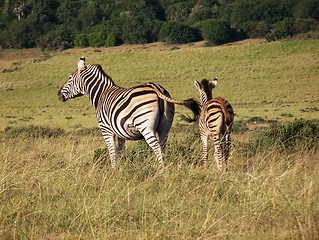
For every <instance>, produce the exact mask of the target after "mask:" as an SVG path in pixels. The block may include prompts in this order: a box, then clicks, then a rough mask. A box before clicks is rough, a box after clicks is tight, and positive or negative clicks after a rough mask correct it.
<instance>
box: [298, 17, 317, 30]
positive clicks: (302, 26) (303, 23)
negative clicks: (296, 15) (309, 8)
mask: <svg viewBox="0 0 319 240" xmlns="http://www.w3.org/2000/svg"><path fill="white" fill-rule="evenodd" d="M294 29H295V33H306V32H310V31H318V30H319V21H317V20H315V19H312V18H307V19H296V20H295V22H294Z"/></svg>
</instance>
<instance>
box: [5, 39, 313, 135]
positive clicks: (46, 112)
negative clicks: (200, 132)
mask: <svg viewBox="0 0 319 240" xmlns="http://www.w3.org/2000/svg"><path fill="white" fill-rule="evenodd" d="M2 55H3V56H5V54H2ZM81 55H84V56H85V57H86V59H87V63H88V64H90V63H99V64H101V65H102V66H103V68H104V70H105V71H106V72H107V73H108V74H109V75H111V76H112V78H113V79H114V81H115V82H116V83H117V84H119V85H121V86H125V87H129V86H133V85H136V84H139V83H143V82H147V81H155V82H158V83H160V84H162V85H163V86H164V87H165V88H166V89H167V90H168V91H169V92H170V93H171V95H172V96H173V97H174V98H177V99H185V98H190V97H195V98H197V99H198V98H199V97H198V92H197V91H196V89H195V87H194V85H193V81H194V79H199V80H201V79H202V78H211V79H212V78H213V77H215V76H218V77H219V79H220V82H219V85H218V87H217V88H216V89H215V90H214V95H215V96H223V97H225V98H226V99H228V100H229V102H230V103H231V104H232V105H233V107H234V109H235V111H236V113H237V119H248V118H250V117H255V116H260V117H263V118H265V119H273V120H275V119H277V120H281V121H290V120H291V119H294V118H300V117H303V118H305V119H315V118H318V117H319V111H316V110H310V111H303V110H305V109H306V110H307V109H311V108H312V109H314V107H316V106H317V105H318V101H319V100H318V94H317V92H318V91H319V82H318V81H317V76H318V75H319V68H318V61H319V59H318V58H319V57H318V56H319V49H318V41H317V40H308V41H290V42H272V43H254V44H249V43H247V44H242V45H233V46H223V47H209V48H208V47H201V46H200V45H199V46H197V45H196V46H188V45H186V46H181V47H180V48H177V49H175V48H172V47H170V46H165V45H164V46H162V45H159V46H157V45H155V44H153V45H147V46H144V47H142V46H141V47H135V48H134V47H132V49H130V47H122V48H121V47H119V48H109V49H101V50H99V51H96V50H94V49H85V50H83V49H75V50H69V52H61V53H55V54H53V55H52V57H50V58H47V60H44V61H41V62H34V61H29V62H27V64H25V65H22V66H21V67H20V68H19V69H18V70H15V71H13V72H5V73H0V78H1V85H0V91H1V95H0V101H1V103H2V104H1V106H0V113H1V115H0V126H1V129H4V128H5V127H6V126H21V125H24V124H25V123H24V122H23V121H21V120H19V119H23V118H24V117H28V116H30V115H32V117H33V119H31V120H30V121H29V123H31V124H44V125H54V126H56V127H66V128H70V127H76V126H80V125H83V126H90V127H93V126H96V121H95V118H94V117H93V116H94V110H93V108H92V107H91V105H90V103H89V101H88V100H87V99H85V98H82V99H75V100H72V101H69V102H67V103H65V104H63V103H60V102H59V101H58V100H57V97H56V93H57V91H58V89H59V88H60V87H61V86H63V85H64V84H65V82H66V81H67V80H68V77H69V75H70V74H71V73H72V72H73V71H75V70H76V63H77V61H78V59H79V56H81ZM37 57H38V56H37ZM178 111H179V112H183V113H184V112H185V110H184V108H180V107H178ZM8 116H14V117H15V119H14V120H12V119H8ZM65 117H68V119H65Z"/></svg>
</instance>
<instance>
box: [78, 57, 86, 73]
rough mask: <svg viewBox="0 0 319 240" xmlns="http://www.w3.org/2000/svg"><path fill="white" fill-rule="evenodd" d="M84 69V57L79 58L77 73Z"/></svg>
mask: <svg viewBox="0 0 319 240" xmlns="http://www.w3.org/2000/svg"><path fill="white" fill-rule="evenodd" d="M85 68H86V66H85V57H80V60H79V61H78V71H82V70H84V69H85Z"/></svg>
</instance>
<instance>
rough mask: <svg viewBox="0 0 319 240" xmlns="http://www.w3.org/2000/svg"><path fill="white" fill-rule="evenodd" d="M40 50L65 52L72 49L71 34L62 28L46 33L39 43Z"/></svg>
mask: <svg viewBox="0 0 319 240" xmlns="http://www.w3.org/2000/svg"><path fill="white" fill-rule="evenodd" d="M40 46H41V47H42V48H48V49H59V50H65V49H68V48H71V47H73V32H72V31H70V30H68V29H67V28H65V27H63V26H59V27H58V28H57V29H55V30H52V31H50V32H48V33H47V34H46V35H44V37H43V38H42V40H41V42H40Z"/></svg>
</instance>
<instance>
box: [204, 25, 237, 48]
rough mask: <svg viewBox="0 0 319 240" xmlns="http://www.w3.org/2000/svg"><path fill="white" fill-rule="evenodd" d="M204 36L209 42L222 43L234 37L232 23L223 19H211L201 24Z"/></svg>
mask: <svg viewBox="0 0 319 240" xmlns="http://www.w3.org/2000/svg"><path fill="white" fill-rule="evenodd" d="M199 27H200V29H201V33H202V36H203V38H204V39H205V40H206V41H207V42H208V43H209V44H222V43H225V42H229V41H231V39H232V33H233V31H232V29H231V27H230V25H229V24H228V23H227V22H225V21H221V20H214V19H209V20H205V21H203V22H201V23H200V24H199Z"/></svg>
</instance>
